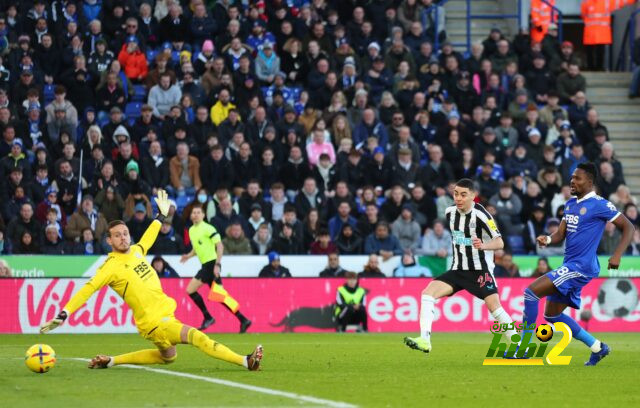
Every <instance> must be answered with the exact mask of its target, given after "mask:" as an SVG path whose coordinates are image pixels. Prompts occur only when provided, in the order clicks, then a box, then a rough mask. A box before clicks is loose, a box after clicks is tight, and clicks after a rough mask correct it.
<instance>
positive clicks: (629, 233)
mask: <svg viewBox="0 0 640 408" xmlns="http://www.w3.org/2000/svg"><path fill="white" fill-rule="evenodd" d="M612 222H613V225H615V226H616V227H617V228H618V229H620V230H622V237H621V238H620V241H619V242H618V246H617V247H616V250H615V251H613V255H611V258H609V269H618V267H619V266H620V259H621V258H622V254H624V253H625V251H626V250H627V248H628V247H629V244H630V243H631V240H632V239H633V233H634V231H635V227H634V226H633V224H632V223H631V221H629V219H628V218H627V217H626V216H625V215H623V214H619V215H618V216H617V217H616V218H615V219H614V220H613V221H612Z"/></svg>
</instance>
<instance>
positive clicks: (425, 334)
mask: <svg viewBox="0 0 640 408" xmlns="http://www.w3.org/2000/svg"><path fill="white" fill-rule="evenodd" d="M435 303H436V300H435V299H434V298H433V296H429V295H422V298H421V301H420V337H422V338H423V339H425V340H429V337H431V325H432V324H433V308H434V306H435Z"/></svg>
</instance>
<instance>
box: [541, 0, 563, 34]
mask: <svg viewBox="0 0 640 408" xmlns="http://www.w3.org/2000/svg"><path fill="white" fill-rule="evenodd" d="M542 2H543V3H544V4H546V5H547V6H549V7H551V22H552V23H553V22H555V20H556V19H555V18H554V17H555V15H556V14H557V15H558V21H557V22H556V24H557V25H558V41H560V43H562V38H563V37H562V18H563V15H562V11H560V9H559V8H557V7H556V6H554V5H553V4H551V3H549V2H548V1H547V0H542Z"/></svg>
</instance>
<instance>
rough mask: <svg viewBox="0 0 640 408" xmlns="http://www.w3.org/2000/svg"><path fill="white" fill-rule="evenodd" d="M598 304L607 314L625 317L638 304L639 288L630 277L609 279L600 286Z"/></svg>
mask: <svg viewBox="0 0 640 408" xmlns="http://www.w3.org/2000/svg"><path fill="white" fill-rule="evenodd" d="M598 306H600V310H602V312H603V313H604V314H606V315H607V316H611V317H625V316H627V315H628V314H629V313H631V312H632V311H633V310H634V309H635V308H636V306H638V288H636V285H634V284H633V282H632V281H631V280H630V279H607V280H606V281H604V283H603V284H602V285H601V286H600V291H599V292H598Z"/></svg>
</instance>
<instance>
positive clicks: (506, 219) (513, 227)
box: [489, 182, 523, 235]
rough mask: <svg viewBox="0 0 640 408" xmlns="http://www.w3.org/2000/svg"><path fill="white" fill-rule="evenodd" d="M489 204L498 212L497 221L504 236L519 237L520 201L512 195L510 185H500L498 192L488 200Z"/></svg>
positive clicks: (506, 183)
mask: <svg viewBox="0 0 640 408" xmlns="http://www.w3.org/2000/svg"><path fill="white" fill-rule="evenodd" d="M489 203H490V204H491V205H492V206H494V207H495V208H496V209H497V210H498V216H497V220H498V223H499V224H500V226H501V228H500V229H501V230H502V231H503V234H504V235H519V234H520V233H521V232H522V228H523V225H522V222H521V221H520V211H521V210H522V201H520V198H519V197H518V196H517V195H516V194H513V188H512V186H511V183H509V182H504V183H502V184H501V185H500V191H499V192H498V193H497V194H496V195H494V196H493V197H491V198H490V199H489Z"/></svg>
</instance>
